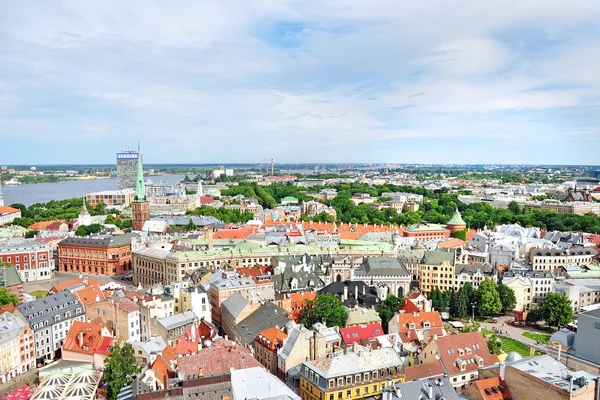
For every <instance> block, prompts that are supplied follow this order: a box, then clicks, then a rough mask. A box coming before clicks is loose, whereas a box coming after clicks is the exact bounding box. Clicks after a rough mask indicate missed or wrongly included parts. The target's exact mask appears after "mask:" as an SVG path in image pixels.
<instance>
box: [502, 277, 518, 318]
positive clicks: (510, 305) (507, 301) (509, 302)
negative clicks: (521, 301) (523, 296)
mask: <svg viewBox="0 0 600 400" xmlns="http://www.w3.org/2000/svg"><path fill="white" fill-rule="evenodd" d="M498 295H499V296H500V302H501V303H502V312H506V311H511V310H514V309H515V306H516V305H517V298H516V297H515V291H514V290H512V289H511V288H510V287H508V286H506V285H505V284H503V283H501V284H499V285H498Z"/></svg>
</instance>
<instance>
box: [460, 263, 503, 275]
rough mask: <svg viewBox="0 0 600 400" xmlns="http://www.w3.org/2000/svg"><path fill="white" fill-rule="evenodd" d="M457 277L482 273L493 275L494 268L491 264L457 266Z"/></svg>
mask: <svg viewBox="0 0 600 400" xmlns="http://www.w3.org/2000/svg"><path fill="white" fill-rule="evenodd" d="M455 267H456V275H459V274H475V273H477V271H480V272H481V273H482V274H484V275H493V274H494V267H492V266H491V265H490V264H489V263H483V264H456V266H455Z"/></svg>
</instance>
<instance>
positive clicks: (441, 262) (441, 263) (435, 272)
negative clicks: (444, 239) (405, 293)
mask: <svg viewBox="0 0 600 400" xmlns="http://www.w3.org/2000/svg"><path fill="white" fill-rule="evenodd" d="M455 264H456V253H455V252H454V251H453V250H450V251H448V250H434V251H427V252H425V255H424V257H423V261H422V263H421V267H420V274H419V276H420V278H419V279H420V285H421V291H422V292H424V293H429V292H431V291H432V290H433V289H436V288H437V289H439V290H440V291H442V292H444V291H447V290H453V289H454V275H455V270H454V265H455Z"/></svg>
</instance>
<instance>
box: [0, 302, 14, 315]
mask: <svg viewBox="0 0 600 400" xmlns="http://www.w3.org/2000/svg"><path fill="white" fill-rule="evenodd" d="M15 308H16V307H15V306H14V305H13V304H12V303H8V304H5V305H3V306H0V315H2V314H4V313H11V314H12V313H13V312H15Z"/></svg>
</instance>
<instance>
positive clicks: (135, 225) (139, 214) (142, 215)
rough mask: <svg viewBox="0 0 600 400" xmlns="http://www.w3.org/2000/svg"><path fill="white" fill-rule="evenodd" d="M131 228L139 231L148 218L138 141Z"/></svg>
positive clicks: (147, 204)
mask: <svg viewBox="0 0 600 400" xmlns="http://www.w3.org/2000/svg"><path fill="white" fill-rule="evenodd" d="M131 217H132V218H131V229H132V230H134V231H141V230H142V228H143V226H144V222H146V221H148V220H149V219H150V202H149V201H148V199H147V198H146V185H145V184H144V166H143V164H142V152H141V151H140V145H139V143H138V162H137V174H136V178H135V197H134V198H133V203H131Z"/></svg>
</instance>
